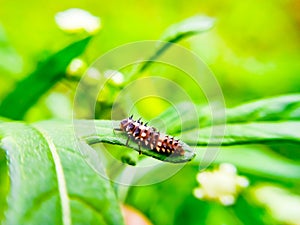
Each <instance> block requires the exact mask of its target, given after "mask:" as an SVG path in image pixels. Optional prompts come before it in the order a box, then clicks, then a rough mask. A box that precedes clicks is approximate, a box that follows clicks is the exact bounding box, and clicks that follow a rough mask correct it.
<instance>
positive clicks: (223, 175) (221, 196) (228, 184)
mask: <svg viewBox="0 0 300 225" xmlns="http://www.w3.org/2000/svg"><path fill="white" fill-rule="evenodd" d="M197 181H198V182H199V184H200V186H199V187H197V188H195V189H194V196H195V197H196V198H199V199H208V200H215V201H218V202H220V203H221V204H223V205H232V204H234V203H235V200H236V197H237V195H238V194H239V193H240V192H241V190H242V189H243V188H245V187H247V186H248V185H249V181H248V179H247V178H246V177H243V176H238V175H237V171H236V167H235V166H234V165H232V164H228V163H223V164H221V165H220V166H219V168H218V169H214V170H212V171H205V172H200V173H198V175H197Z"/></svg>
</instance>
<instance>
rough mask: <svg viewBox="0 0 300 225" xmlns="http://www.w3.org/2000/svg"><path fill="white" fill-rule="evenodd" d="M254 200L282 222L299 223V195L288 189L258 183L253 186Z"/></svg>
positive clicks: (292, 224)
mask: <svg viewBox="0 0 300 225" xmlns="http://www.w3.org/2000/svg"><path fill="white" fill-rule="evenodd" d="M253 193H254V196H255V198H256V201H257V202H258V203H259V204H261V205H263V206H264V207H266V208H267V209H268V210H269V211H270V213H271V214H272V215H273V216H274V218H276V219H277V220H279V221H280V222H281V223H282V224H290V225H299V224H300V196H299V195H295V194H292V193H290V192H289V191H288V190H286V189H283V188H280V187H277V186H273V185H260V186H257V187H255V188H253Z"/></svg>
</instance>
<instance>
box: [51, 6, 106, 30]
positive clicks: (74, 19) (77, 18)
mask: <svg viewBox="0 0 300 225" xmlns="http://www.w3.org/2000/svg"><path fill="white" fill-rule="evenodd" d="M55 21H56V23H57V25H58V26H59V28H60V29H61V30H63V31H65V32H68V33H79V32H82V31H83V30H84V31H86V32H88V33H90V34H93V33H96V32H97V31H98V30H99V29H100V27H101V21H100V18H99V17H97V16H93V15H92V14H91V13H89V12H87V11H85V10H83V9H78V8H72V9H68V10H65V11H63V12H59V13H57V14H56V15H55Z"/></svg>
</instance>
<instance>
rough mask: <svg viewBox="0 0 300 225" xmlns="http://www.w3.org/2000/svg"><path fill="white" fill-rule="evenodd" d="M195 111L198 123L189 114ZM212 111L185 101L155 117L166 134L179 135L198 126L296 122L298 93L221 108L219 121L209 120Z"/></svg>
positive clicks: (298, 117) (299, 113) (299, 105)
mask: <svg viewBox="0 0 300 225" xmlns="http://www.w3.org/2000/svg"><path fill="white" fill-rule="evenodd" d="M195 109H196V111H197V112H198V118H197V119H198V121H195V118H194V117H191V114H190V112H191V111H195ZM211 110H212V109H211V108H209V106H207V105H196V106H194V105H192V104H190V103H188V102H182V103H180V104H178V105H177V106H176V107H171V108H169V109H167V110H166V111H164V112H163V113H162V114H161V115H159V116H158V118H159V119H161V120H163V121H164V122H165V123H166V124H168V127H167V132H168V133H171V134H178V133H181V132H182V131H187V130H192V129H194V128H197V127H199V126H200V127H201V130H202V129H203V128H205V127H208V126H212V125H219V124H224V123H225V122H226V124H234V123H241V124H242V123H245V122H247V123H249V122H252V121H258V122H263V121H268V122H271V121H275V122H277V121H295V120H296V121H297V120H300V94H292V95H283V96H277V97H273V98H266V99H259V100H256V101H252V102H249V103H245V104H242V105H239V106H236V107H234V108H230V109H220V110H219V111H220V113H218V114H219V115H221V116H220V117H218V118H212V112H211ZM225 112H226V114H225ZM178 114H179V115H180V116H181V117H180V118H179V117H178ZM216 114H217V113H216ZM222 115H223V116H222ZM197 122H198V123H197Z"/></svg>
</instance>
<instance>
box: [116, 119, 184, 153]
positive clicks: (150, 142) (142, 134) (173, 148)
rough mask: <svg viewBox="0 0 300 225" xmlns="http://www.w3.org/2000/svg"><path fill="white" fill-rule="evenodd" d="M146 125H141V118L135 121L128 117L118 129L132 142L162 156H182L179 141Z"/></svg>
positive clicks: (182, 151)
mask: <svg viewBox="0 0 300 225" xmlns="http://www.w3.org/2000/svg"><path fill="white" fill-rule="evenodd" d="M147 124H148V123H145V124H143V122H141V118H140V119H138V120H137V121H135V120H133V119H132V116H130V117H129V118H127V119H124V120H122V121H121V123H120V129H121V130H122V131H123V132H126V134H127V136H128V138H130V139H132V140H134V141H135V142H137V143H138V144H139V145H143V146H144V147H147V148H148V149H151V150H153V151H155V152H158V153H160V154H164V155H170V154H176V155H183V154H184V150H183V148H182V145H181V144H180V143H179V140H175V139H174V138H173V137H170V136H169V135H163V134H160V133H159V132H158V131H156V129H155V128H154V127H148V126H147Z"/></svg>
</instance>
